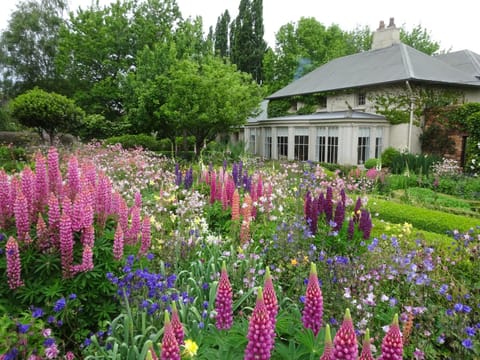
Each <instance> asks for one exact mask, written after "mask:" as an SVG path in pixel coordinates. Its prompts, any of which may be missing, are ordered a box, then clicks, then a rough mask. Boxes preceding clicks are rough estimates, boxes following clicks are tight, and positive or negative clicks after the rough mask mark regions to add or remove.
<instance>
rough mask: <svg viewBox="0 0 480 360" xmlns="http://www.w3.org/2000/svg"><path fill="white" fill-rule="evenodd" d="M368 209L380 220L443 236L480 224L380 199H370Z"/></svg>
mask: <svg viewBox="0 0 480 360" xmlns="http://www.w3.org/2000/svg"><path fill="white" fill-rule="evenodd" d="M369 208H370V211H371V213H372V214H374V213H378V214H379V215H378V216H379V217H380V218H381V219H382V220H385V221H388V222H392V223H400V224H402V223H404V222H408V223H411V224H412V225H413V227H415V228H416V229H419V230H427V231H432V232H437V233H439V234H445V233H446V232H447V231H450V230H451V229H459V230H460V231H466V230H469V229H471V228H475V227H476V226H477V225H478V224H479V223H480V220H478V219H473V218H469V217H465V216H459V215H453V214H447V213H445V212H442V211H438V210H430V209H425V208H421V207H418V206H413V205H406V204H400V203H396V202H392V201H386V200H381V199H371V200H370V201H369Z"/></svg>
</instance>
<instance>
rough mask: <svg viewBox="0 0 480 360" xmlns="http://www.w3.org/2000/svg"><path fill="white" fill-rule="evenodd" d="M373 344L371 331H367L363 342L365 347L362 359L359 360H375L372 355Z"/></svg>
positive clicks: (363, 347)
mask: <svg viewBox="0 0 480 360" xmlns="http://www.w3.org/2000/svg"><path fill="white" fill-rule="evenodd" d="M370 345H371V343H370V330H368V329H367V330H366V331H365V338H364V340H363V345H362V353H361V354H360V357H359V358H358V360H375V359H374V358H373V355H372V349H371V346H370Z"/></svg>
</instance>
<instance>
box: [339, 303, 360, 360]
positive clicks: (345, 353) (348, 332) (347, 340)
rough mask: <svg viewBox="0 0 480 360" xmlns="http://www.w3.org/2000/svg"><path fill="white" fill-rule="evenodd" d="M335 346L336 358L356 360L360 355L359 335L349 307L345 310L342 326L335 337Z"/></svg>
mask: <svg viewBox="0 0 480 360" xmlns="http://www.w3.org/2000/svg"><path fill="white" fill-rule="evenodd" d="M333 347H334V349H333V358H334V359H335V360H356V359H357V357H358V344H357V336H356V335H355V329H354V328H353V322H352V317H351V315H350V310H349V309H347V310H345V317H344V318H343V322H342V326H340V329H339V330H338V332H337V333H336V334H335V338H334V339H333Z"/></svg>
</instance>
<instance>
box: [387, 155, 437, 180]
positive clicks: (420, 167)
mask: <svg viewBox="0 0 480 360" xmlns="http://www.w3.org/2000/svg"><path fill="white" fill-rule="evenodd" d="M439 160H440V158H439V157H438V156H434V155H414V154H409V153H400V154H397V155H396V156H394V157H392V163H391V165H390V170H391V172H392V173H393V174H403V173H408V174H410V173H414V174H418V175H426V176H428V175H429V174H430V171H431V167H432V165H433V164H434V163H436V162H438V161H439Z"/></svg>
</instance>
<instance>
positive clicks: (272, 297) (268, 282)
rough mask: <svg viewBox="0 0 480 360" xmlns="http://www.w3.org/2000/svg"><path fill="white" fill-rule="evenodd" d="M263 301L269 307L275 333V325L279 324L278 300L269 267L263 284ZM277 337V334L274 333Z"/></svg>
mask: <svg viewBox="0 0 480 360" xmlns="http://www.w3.org/2000/svg"><path fill="white" fill-rule="evenodd" d="M263 300H264V301H265V306H266V307H267V310H268V314H269V315H270V322H271V323H272V330H273V331H275V324H276V322H277V314H278V300H277V294H275V288H274V287H273V281H272V275H271V274H270V268H269V267H267V270H266V272H265V280H264V283H263ZM273 334H274V335H275V332H274V333H273Z"/></svg>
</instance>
